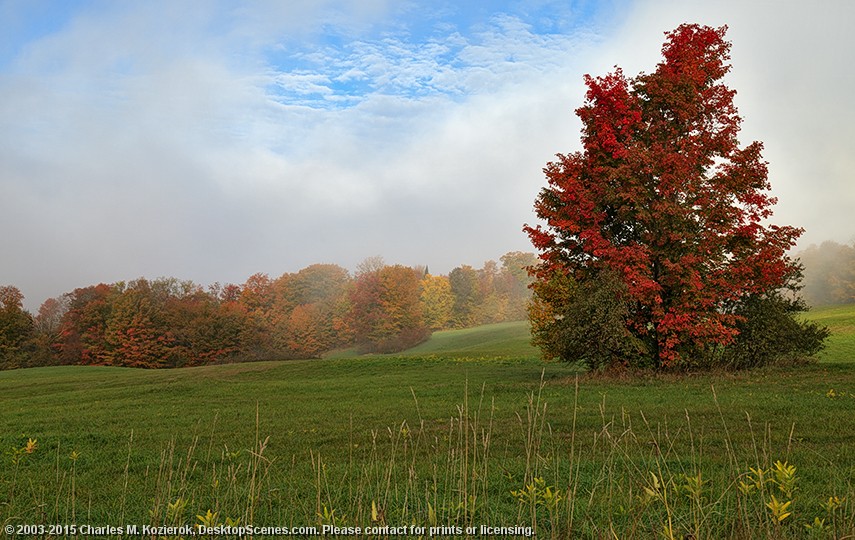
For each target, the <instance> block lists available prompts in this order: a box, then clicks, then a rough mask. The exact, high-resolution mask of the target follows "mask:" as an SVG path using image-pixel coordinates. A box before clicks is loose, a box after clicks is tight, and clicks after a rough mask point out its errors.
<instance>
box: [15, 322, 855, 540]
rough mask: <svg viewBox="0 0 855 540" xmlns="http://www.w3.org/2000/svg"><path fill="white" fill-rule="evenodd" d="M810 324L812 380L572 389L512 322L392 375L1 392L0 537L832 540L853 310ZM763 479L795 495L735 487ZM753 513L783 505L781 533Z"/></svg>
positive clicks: (289, 371) (854, 373)
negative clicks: (244, 534) (395, 529)
mask: <svg viewBox="0 0 855 540" xmlns="http://www.w3.org/2000/svg"><path fill="white" fill-rule="evenodd" d="M809 316H810V317H811V318H814V319H816V320H821V321H823V322H826V321H827V322H826V324H829V326H831V327H832V329H833V331H834V332H835V334H834V337H833V339H832V342H831V346H830V347H829V349H828V351H827V352H826V353H825V356H824V358H823V361H822V362H821V363H819V364H816V365H812V366H805V367H794V368H769V369H762V370H757V371H753V372H748V373H735V374H734V373H716V374H703V375H693V376H684V377H678V376H668V375H663V376H653V375H651V376H647V377H644V378H641V379H629V378H627V379H619V378H604V377H601V376H592V375H583V376H581V378H578V382H577V376H578V374H577V373H576V372H575V371H574V370H573V368H571V367H569V366H566V365H562V364H555V363H545V362H543V361H541V360H540V359H538V357H537V352H536V351H534V350H533V349H531V348H530V346H529V345H528V344H527V340H528V338H527V335H526V334H527V328H526V326H525V324H521V323H511V324H503V325H490V326H487V327H482V328H476V329H470V330H464V331H454V332H438V333H436V334H435V335H434V336H433V338H432V339H431V340H430V341H428V342H426V343H424V344H422V345H420V346H419V347H418V348H416V349H412V350H410V351H407V352H406V353H404V354H401V355H395V356H368V357H350V358H346V357H340V358H329V359H324V360H311V361H293V362H263V363H254V364H234V365H223V366H208V367H201V368H192V369H182V370H169V371H140V370H133V369H124V368H106V367H56V368H39V369H31V370H19V371H10V372H2V373H0V411H2V414H0V451H2V454H0V521H2V522H3V524H4V525H6V524H12V525H18V524H23V523H42V524H48V523H60V524H72V523H76V524H80V523H89V524H97V525H107V524H113V525H116V524H120V523H125V524H132V523H136V524H143V523H158V524H191V525H192V524H194V523H199V522H200V518H198V517H197V516H200V515H201V516H203V517H204V516H205V515H206V512H207V511H208V510H211V511H212V515H211V516H212V517H211V519H212V520H214V521H219V522H220V523H224V522H225V520H226V518H231V519H240V520H241V521H240V522H241V523H243V524H249V523H251V524H255V525H288V526H305V527H322V526H323V525H324V524H326V525H330V524H333V523H335V524H338V525H349V526H357V525H359V526H363V527H366V526H371V525H372V524H374V525H377V524H388V525H404V524H406V525H411V524H416V525H420V526H425V527H430V526H436V527H466V526H470V525H482V524H486V525H503V526H526V527H536V528H537V529H538V536H540V537H542V538H549V537H556V538H565V537H596V538H598V537H606V536H608V535H609V534H612V533H611V532H610V531H611V530H614V534H617V536H619V537H624V538H650V537H656V536H661V535H662V532H663V526H667V525H668V524H669V523H670V524H671V526H672V527H673V529H674V531H676V532H675V535H687V534H691V535H693V536H694V537H696V538H701V537H704V538H718V537H737V538H746V537H752V538H787V537H792V538H799V537H809V535H810V534H812V533H810V531H809V530H808V529H806V527H805V524H810V523H813V520H814V518H821V519H822V520H823V523H824V524H825V525H823V527H826V529H825V532H824V533H822V535H824V536H822V535H820V537H835V536H836V537H842V536H845V535H846V534H852V533H853V532H855V488H853V482H852V479H853V476H852V475H853V471H855V441H853V438H852V435H851V411H852V407H853V405H855V369H853V366H852V364H851V362H852V354H851V353H850V352H848V351H850V350H851V349H847V347H851V345H852V336H853V335H855V330H853V325H852V322H853V320H855V308H828V309H823V310H816V311H814V312H811V313H810V314H809ZM577 384H578V386H577ZM776 461H780V462H781V465H783V464H784V462H786V464H787V466H788V467H789V466H794V467H796V468H795V470H794V472H793V474H794V475H795V478H796V482H797V483H796V485H797V486H798V489H797V490H796V491H795V492H793V493H791V494H790V495H789V496H788V495H787V494H786V493H784V492H783V491H782V490H781V489H780V487H779V486H778V484H775V483H774V482H772V481H767V482H766V483H761V484H762V485H759V487H755V488H750V485H753V484H756V483H757V478H756V477H755V476H756V475H755V473H753V472H752V468H753V469H754V470H755V471H758V470H761V469H762V470H764V471H765V474H766V475H767V476H768V477H769V478H775V474H776V473H775V472H774V467H775V465H774V464H775V462H776ZM781 474H783V473H781ZM740 482H742V483H744V484H746V485H747V486H749V487H747V488H745V489H744V492H743V490H742V489H741V488H740V485H741V484H740ZM657 485H658V487H657ZM693 486H694V487H693ZM546 488H549V490H548V491H547V489H546ZM693 490H694V491H693ZM556 493H557V494H558V495H557V496H556ZM693 493H696V494H697V496H696V497H695V496H694V495H693ZM548 494H551V495H548ZM772 494H774V495H776V500H779V501H781V502H786V500H789V501H792V504H791V506H790V507H789V508H790V509H791V511H792V514H791V515H790V516H787V517H785V518H784V519H783V520H781V521H777V520H776V519H775V518H774V517H773V516H771V514H770V512H771V510H770V508H769V507H768V506H767V503H769V502H771V499H770V495H772ZM550 497H551V498H550ZM833 497H839V498H840V500H841V501H842V502H841V503H840V505H839V507H836V508H831V509H829V508H830V506H829V504H831V503H829V501H832V503H833V501H834V499H833ZM829 498H831V499H829ZM666 499H667V503H666ZM785 499H786V500H785ZM835 504H836V503H835ZM823 505H825V506H823ZM831 506H834V504H831ZM213 513H216V514H217V515H216V517H214V516H213ZM814 530H815V529H814ZM740 531H742V532H741V533H740ZM366 536H368V535H366ZM0 537H2V536H0ZM16 537H25V536H22V535H17V536H16ZM413 537H414V538H415V537H417V536H415V535H414V536H413ZM446 537H447V535H446ZM497 537H499V538H501V537H503V536H497ZM505 537H513V535H510V536H505Z"/></svg>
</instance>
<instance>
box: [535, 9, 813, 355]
mask: <svg viewBox="0 0 855 540" xmlns="http://www.w3.org/2000/svg"><path fill="white" fill-rule="evenodd" d="M725 31H726V27H721V28H717V29H716V28H710V27H706V26H698V25H688V24H686V25H682V26H680V27H679V28H677V29H676V30H674V31H673V32H669V33H667V34H666V35H667V41H666V42H665V45H664V46H663V48H662V54H663V57H664V60H663V61H662V62H661V63H660V64H659V65H658V66H657V68H656V71H654V72H653V73H650V74H641V75H639V76H637V77H635V78H633V79H627V78H625V77H624V75H623V73H622V72H621V70H620V69H617V70H616V71H615V72H614V73H611V74H608V75H606V76H605V77H590V76H586V77H585V82H586V84H587V86H588V92H587V100H586V103H585V105H584V106H582V107H580V108H579V109H578V110H577V111H576V113H577V114H578V116H579V117H580V118H581V120H582V122H583V126H584V127H583V133H582V145H583V150H582V151H581V152H576V153H572V154H569V155H560V154H559V155H558V156H557V157H558V160H557V161H555V162H553V163H549V164H548V165H547V166H546V168H545V169H544V172H545V174H546V177H547V180H548V184H549V185H548V187H546V188H544V189H543V191H542V192H541V193H540V195H539V197H538V199H537V201H536V203H535V209H536V212H537V215H538V217H540V218H541V219H543V220H545V221H546V226H545V227H543V226H537V227H529V226H526V227H525V230H526V232H527V233H528V234H529V236H530V238H531V241H532V243H533V244H534V245H535V247H537V248H538V249H539V250H540V251H541V259H542V260H543V265H542V266H541V267H540V270H539V276H540V278H546V277H547V276H548V275H550V274H551V273H554V272H561V273H566V274H569V275H572V276H573V277H574V278H575V279H577V280H585V279H588V278H590V277H592V276H594V275H596V273H598V272H600V271H601V270H603V269H611V270H614V271H616V272H617V273H618V275H619V276H621V278H622V280H623V282H624V283H625V285H626V287H627V289H628V294H629V295H630V298H631V299H632V301H633V303H634V308H633V309H632V313H631V316H630V319H629V320H628V322H627V324H628V327H629V329H630V330H631V331H632V332H633V334H635V335H637V336H639V337H641V338H642V339H644V340H645V341H646V342H648V343H649V345H650V348H651V354H652V356H653V358H654V360H655V362H656V365H658V366H663V365H674V364H678V363H680V362H681V361H682V360H684V359H685V358H686V356H687V355H690V354H692V353H694V352H697V351H698V350H702V349H703V348H704V347H705V346H707V345H710V344H727V343H729V342H731V340H732V339H733V337H734V335H735V334H736V330H735V325H736V323H737V322H738V321H737V317H736V316H735V315H733V314H732V306H733V305H734V304H735V303H736V302H738V301H739V300H740V299H741V298H743V297H744V296H745V295H747V294H752V293H754V294H756V293H763V292H765V291H770V290H774V289H777V288H779V287H781V286H782V285H784V284H785V282H786V281H787V280H788V279H789V278H790V277H791V276H792V275H793V273H794V272H795V270H796V266H795V264H794V263H793V262H792V261H791V260H790V259H788V258H787V256H786V251H787V250H788V249H789V248H791V247H792V246H793V245H794V243H795V240H796V239H797V238H798V236H799V235H800V234H801V232H802V231H801V230H800V229H796V228H793V227H777V226H764V224H763V221H764V220H765V219H767V218H768V217H770V216H771V213H772V212H771V207H772V205H774V204H775V199H774V198H772V197H771V196H769V194H768V193H767V190H768V189H769V187H770V185H769V182H768V180H767V167H766V162H765V161H763V159H762V156H761V150H762V144H761V143H759V142H754V143H752V144H749V145H748V146H746V147H744V148H740V147H739V143H738V141H737V138H736V135H737V133H738V131H739V125H740V118H739V116H738V114H737V110H736V107H735V105H734V103H733V96H734V94H735V91H733V90H731V89H729V88H728V87H727V86H726V85H725V84H723V82H722V78H723V77H724V75H725V74H726V73H727V72H728V71H729V70H730V65H729V64H728V60H729V58H730V57H729V50H730V43H729V42H727V41H725V40H724V35H725Z"/></svg>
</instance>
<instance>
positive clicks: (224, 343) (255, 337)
mask: <svg viewBox="0 0 855 540" xmlns="http://www.w3.org/2000/svg"><path fill="white" fill-rule="evenodd" d="M536 261H537V259H536V257H535V255H533V254H531V253H523V252H511V253H507V254H505V255H503V256H502V257H501V259H500V262H495V261H488V262H486V263H485V264H484V265H483V267H482V268H477V269H476V268H473V267H471V266H468V265H462V266H459V267H457V268H454V269H453V270H452V271H451V272H449V274H448V275H432V274H430V273H429V271H428V269H427V268H426V267H407V266H402V265H387V264H385V263H384V262H383V260H382V259H381V258H379V257H376V258H370V259H367V260H366V261H364V262H363V263H362V264H360V265H359V267H358V268H357V270H356V271H355V272H354V273H353V274H351V273H350V272H349V271H348V270H346V269H344V268H342V267H340V266H338V265H334V264H314V265H311V266H308V267H306V268H304V269H302V270H300V271H299V272H296V273H285V274H283V275H281V276H279V277H278V278H271V277H269V276H268V275H267V274H263V273H258V274H254V275H252V276H250V277H249V278H248V279H247V280H246V282H245V283H243V284H242V285H235V284H228V285H220V284H218V283H215V284H213V285H211V286H208V287H203V286H201V285H199V284H196V283H193V282H192V281H183V280H179V279H176V278H158V279H154V280H148V279H145V278H140V279H136V280H133V281H128V282H118V283H112V284H104V283H101V284H98V285H91V286H88V287H82V288H78V289H75V290H73V291H71V292H69V293H66V294H64V295H62V296H60V297H58V298H50V299H48V300H46V301H45V302H44V303H43V304H42V305H41V307H40V308H39V310H38V312H37V313H36V314H34V315H33V314H31V313H29V312H28V311H26V310H25V309H24V308H23V300H24V297H23V295H22V294H21V291H20V290H19V289H18V288H16V287H14V286H11V285H8V286H3V287H0V369H10V368H19V367H32V366H46V365H70V364H83V365H113V366H129V367H141V368H165V367H181V366H199V365H205V364H211V363H219V362H228V361H251V360H264V359H287V358H317V357H320V356H321V355H322V354H324V353H326V352H328V351H331V350H334V349H337V348H345V347H354V346H355V347H357V348H358V350H359V351H360V352H364V353H369V352H376V353H391V352H397V351H401V350H404V349H407V348H410V347H412V346H414V345H416V344H418V343H420V342H422V341H424V340H426V339H427V338H428V337H429V336H430V334H431V332H433V331H436V330H443V329H452V328H465V327H469V326H475V325H480V324H487V323H495V322H503V321H510V320H521V319H525V318H526V313H527V312H526V308H527V304H528V298H529V294H530V293H529V288H528V286H529V284H530V278H529V276H528V273H527V271H526V268H527V267H528V266H531V265H533V264H535V263H536Z"/></svg>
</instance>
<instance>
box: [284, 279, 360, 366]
mask: <svg viewBox="0 0 855 540" xmlns="http://www.w3.org/2000/svg"><path fill="white" fill-rule="evenodd" d="M273 286H274V289H275V292H276V300H275V303H274V309H275V310H276V311H277V312H278V313H279V315H280V317H279V319H278V322H277V326H276V327H275V336H274V341H275V343H276V344H277V345H278V348H279V350H282V351H284V352H285V354H287V355H288V356H293V357H298V358H315V357H319V356H320V355H322V354H323V353H325V352H327V351H330V350H332V349H334V348H335V347H339V346H343V345H346V344H349V343H350V340H351V339H352V337H353V335H352V332H351V331H350V326H349V323H348V313H349V311H350V304H349V302H348V298H347V295H348V290H349V289H348V288H349V286H350V274H349V273H348V271H347V270H345V269H344V268H342V267H340V266H338V265H335V264H313V265H311V266H308V267H306V268H303V269H302V270H300V271H299V272H297V273H296V274H284V275H283V276H281V277H280V278H279V279H277V280H276V281H275V282H274V284H273Z"/></svg>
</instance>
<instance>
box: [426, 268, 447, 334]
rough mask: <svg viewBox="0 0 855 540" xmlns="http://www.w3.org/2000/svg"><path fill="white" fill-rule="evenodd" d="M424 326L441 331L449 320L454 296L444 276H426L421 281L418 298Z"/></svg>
mask: <svg viewBox="0 0 855 540" xmlns="http://www.w3.org/2000/svg"><path fill="white" fill-rule="evenodd" d="M419 300H420V302H421V307H422V314H423V315H424V321H425V325H427V327H428V328H430V329H431V330H442V329H443V328H445V327H446V326H447V325H448V323H449V321H450V320H451V310H452V308H453V307H454V294H452V292H451V283H450V282H449V281H448V278H447V277H446V276H432V275H430V274H427V275H426V276H425V277H424V278H423V279H422V281H421V294H420V297H419Z"/></svg>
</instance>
